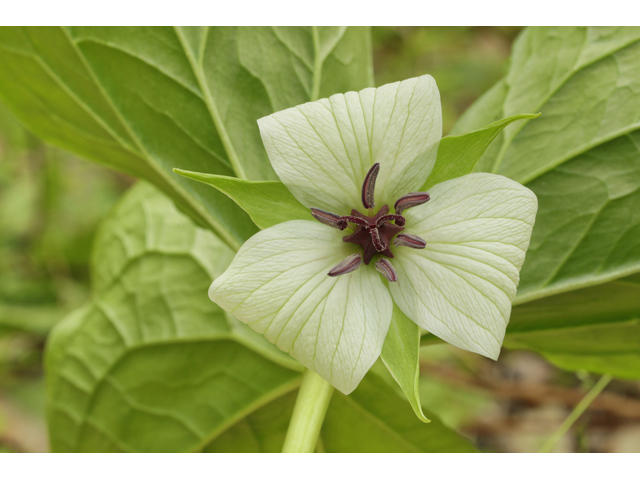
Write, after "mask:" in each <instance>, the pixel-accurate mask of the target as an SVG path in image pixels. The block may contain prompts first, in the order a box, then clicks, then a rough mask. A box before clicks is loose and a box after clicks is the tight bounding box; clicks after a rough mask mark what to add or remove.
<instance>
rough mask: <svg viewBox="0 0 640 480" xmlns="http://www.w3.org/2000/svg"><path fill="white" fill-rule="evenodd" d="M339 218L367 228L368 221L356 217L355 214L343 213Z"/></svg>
mask: <svg viewBox="0 0 640 480" xmlns="http://www.w3.org/2000/svg"><path fill="white" fill-rule="evenodd" d="M340 220H341V221H343V222H347V223H353V224H355V225H358V226H360V227H364V228H369V226H370V225H369V222H368V221H367V220H365V219H364V218H360V217H356V216H355V215H344V216H342V217H340Z"/></svg>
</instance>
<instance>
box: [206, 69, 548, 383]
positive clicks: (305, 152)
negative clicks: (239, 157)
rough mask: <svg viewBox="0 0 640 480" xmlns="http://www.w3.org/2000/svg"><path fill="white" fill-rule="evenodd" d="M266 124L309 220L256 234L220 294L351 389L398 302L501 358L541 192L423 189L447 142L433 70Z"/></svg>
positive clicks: (492, 180)
mask: <svg viewBox="0 0 640 480" xmlns="http://www.w3.org/2000/svg"><path fill="white" fill-rule="evenodd" d="M258 124H259V127H260V132H261V135H262V139H263V142H264V145H265V147H266V150H267V153H268V156H269V159H270V161H271V164H272V165H273V168H274V170H275V171H276V173H277V174H278V176H279V177H280V179H281V180H282V182H283V183H284V185H286V187H287V188H288V189H289V190H290V191H291V193H292V194H293V195H294V196H295V198H296V199H297V200H298V201H299V202H300V203H301V204H303V205H304V206H306V207H308V208H309V213H310V215H309V220H292V221H287V222H284V223H280V224H277V225H275V226H272V227H269V228H267V229H265V230H262V231H261V232H259V233H257V234H256V235H254V236H253V237H252V238H250V239H249V240H248V241H247V242H246V243H245V244H244V245H243V246H242V247H241V248H240V250H239V251H238V253H237V255H236V257H235V259H234V260H233V262H232V263H231V265H230V266H229V268H228V269H227V271H226V272H225V273H224V274H223V275H222V276H220V277H219V278H217V279H216V280H215V281H214V282H213V284H212V285H211V288H210V290H209V296H210V298H211V299H212V300H213V301H214V302H216V303H217V304H219V305H220V306H221V307H222V308H224V309H226V310H227V311H229V312H231V313H232V314H233V315H234V316H235V317H236V318H238V319H239V320H241V321H242V322H244V323H246V324H248V325H249V326H250V327H251V328H252V329H253V330H255V331H257V332H259V333H261V334H263V335H264V336H265V337H266V338H267V339H268V340H269V341H270V342H272V343H274V344H275V345H276V346H277V347H278V348H280V349H281V350H283V351H285V352H288V353H289V354H290V355H291V356H292V357H294V358H295V359H297V360H298V361H299V362H300V363H301V364H302V365H304V366H305V367H307V368H309V369H312V370H314V371H315V372H317V373H318V374H319V375H320V376H322V377H323V378H324V379H326V380H327V381H329V382H331V383H332V384H333V385H334V386H335V387H336V388H337V389H338V390H340V391H342V392H343V393H345V394H348V393H350V392H351V391H352V390H353V389H354V388H355V387H356V386H357V385H358V383H359V382H360V380H361V379H362V377H363V376H364V375H365V373H366V372H367V371H368V370H369V368H370V367H371V366H372V365H373V363H374V362H375V361H376V359H377V358H378V357H379V355H380V352H381V350H382V346H383V343H384V339H385V336H386V334H387V331H388V329H389V324H390V322H391V318H392V311H393V308H394V302H395V304H396V305H397V307H399V308H400V310H401V311H402V312H403V313H404V314H405V315H406V316H407V317H408V318H409V319H411V320H412V321H414V322H415V323H416V324H418V325H419V326H420V327H422V328H424V329H426V330H428V331H429V332H431V333H433V334H434V335H437V336H438V337H440V338H442V339H443V340H445V341H447V342H449V343H451V344H453V345H455V346H457V347H460V348H463V349H465V350H469V351H471V352H476V353H479V354H481V355H485V356H487V357H489V358H492V359H496V358H497V357H498V355H499V352H500V347H501V345H502V341H503V338H504V334H505V329H506V325H507V322H508V320H509V315H510V312H511V302H512V300H513V299H514V298H515V294H516V287H517V285H518V281H519V271H520V267H521V266H522V263H523V261H524V257H525V252H526V250H527V247H528V245H529V240H530V237H531V230H532V226H533V222H534V219H535V214H536V210H537V200H536V197H535V195H534V194H533V193H532V192H531V191H530V190H529V189H527V188H525V187H523V186H522V185H520V184H518V183H516V182H514V181H512V180H509V179H507V178H505V177H502V176H499V175H492V174H486V173H473V174H469V175H465V176H462V177H458V178H455V179H452V180H448V181H445V182H442V183H440V184H437V185H435V186H433V187H432V188H431V189H430V190H429V192H428V193H427V192H423V191H421V190H422V187H423V185H425V182H426V181H427V179H428V177H429V174H430V172H431V171H432V169H433V167H434V164H435V161H436V155H437V150H438V144H439V142H440V139H441V137H442V117H441V108H440V96H439V93H438V90H437V87H436V84H435V81H434V80H433V78H432V77H431V76H428V75H427V76H422V77H419V78H413V79H409V80H405V81H403V82H398V83H393V84H389V85H384V86H382V87H380V88H376V89H374V88H367V89H365V90H362V91H361V92H357V93H356V92H349V93H346V94H344V95H341V94H340V95H334V96H332V97H330V98H328V99H322V100H318V101H315V102H311V103H306V104H304V105H300V106H297V107H294V108H289V109H287V110H284V111H280V112H277V113H274V114H272V115H269V116H268V117H265V118H262V119H260V120H259V121H258Z"/></svg>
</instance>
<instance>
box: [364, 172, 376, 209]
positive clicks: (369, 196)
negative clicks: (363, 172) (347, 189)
mask: <svg viewBox="0 0 640 480" xmlns="http://www.w3.org/2000/svg"><path fill="white" fill-rule="evenodd" d="M379 171H380V164H379V163H374V164H373V167H371V168H370V169H369V171H368V172H367V176H366V177H364V182H362V205H364V208H373V207H375V206H376V203H375V202H374V200H373V191H374V190H375V188H376V178H377V177H378V172H379Z"/></svg>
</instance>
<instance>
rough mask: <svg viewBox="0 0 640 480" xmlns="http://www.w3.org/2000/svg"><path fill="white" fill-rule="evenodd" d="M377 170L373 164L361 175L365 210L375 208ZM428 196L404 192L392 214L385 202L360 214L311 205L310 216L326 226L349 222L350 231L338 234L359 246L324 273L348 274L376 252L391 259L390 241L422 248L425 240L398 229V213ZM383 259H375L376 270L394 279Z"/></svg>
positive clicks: (400, 222)
mask: <svg viewBox="0 0 640 480" xmlns="http://www.w3.org/2000/svg"><path fill="white" fill-rule="evenodd" d="M379 171H380V164H379V163H375V164H374V165H373V166H372V167H371V168H370V169H369V171H368V172H367V175H366V176H365V178H364V182H363V184H362V205H363V206H364V208H366V209H371V208H373V207H375V202H374V190H375V186H376V179H377V178H378V172H379ZM429 198H430V197H429V194H428V193H426V192H412V193H408V194H406V195H404V196H402V197H400V198H399V199H398V201H397V202H396V203H395V205H394V208H395V214H389V206H388V205H383V206H382V208H380V211H379V212H378V213H377V214H375V215H371V216H369V215H365V214H363V213H360V212H359V211H358V210H356V209H355V208H354V209H353V210H351V215H343V216H340V215H337V214H335V213H333V212H328V211H326V210H321V209H319V208H311V215H313V218H315V219H316V220H318V221H319V222H322V223H324V224H325V225H329V226H330V227H333V228H337V229H339V230H344V229H346V228H347V226H348V225H349V224H352V225H354V226H355V230H354V232H353V233H351V234H349V235H345V236H344V237H342V241H343V242H347V243H353V244H355V245H360V246H361V247H362V254H360V253H354V254H353V255H350V256H348V257H347V258H346V259H345V260H344V261H342V262H340V263H339V264H338V265H336V266H335V267H333V268H332V269H331V271H330V272H329V273H328V275H329V276H330V277H337V276H338V275H344V274H347V273H351V272H353V271H354V270H356V269H357V268H358V267H360V265H361V264H362V263H364V264H365V265H369V263H370V262H371V260H372V259H373V257H375V256H376V255H377V254H380V255H382V256H383V257H387V258H393V253H392V252H391V250H390V248H389V245H390V244H391V241H392V240H393V244H394V245H395V246H396V247H410V248H425V247H426V245H427V242H426V241H424V240H423V239H422V238H420V237H419V236H417V235H413V234H411V233H400V232H402V231H403V230H404V225H405V218H404V217H403V216H402V212H403V211H404V210H406V209H408V208H411V207H416V206H418V205H422V204H423V203H426V202H428V201H429ZM392 222H393V223H392ZM394 238H395V239H394ZM387 258H381V259H380V260H378V261H377V262H376V270H377V271H378V272H380V274H381V275H383V276H384V277H385V278H386V279H387V280H388V281H390V282H397V281H398V275H397V273H396V271H395V269H394V268H393V265H391V262H389V260H387Z"/></svg>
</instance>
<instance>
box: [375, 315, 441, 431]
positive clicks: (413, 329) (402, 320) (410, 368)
mask: <svg viewBox="0 0 640 480" xmlns="http://www.w3.org/2000/svg"><path fill="white" fill-rule="evenodd" d="M380 358H381V359H382V361H383V362H384V364H385V365H386V367H387V368H388V369H389V373H391V375H392V376H393V378H394V379H395V381H396V382H398V385H400V388H402V391H403V392H404V394H405V395H406V397H407V400H409V403H410V404H411V408H413V411H414V412H415V414H416V416H417V417H418V418H419V419H420V420H422V421H423V422H425V423H429V422H430V420H429V419H428V418H427V417H425V416H424V412H423V411H422V405H421V403H420V327H418V325H416V324H415V323H414V322H412V321H411V320H409V319H408V318H407V316H406V315H405V314H404V313H402V311H401V310H400V309H399V308H398V306H397V305H396V304H395V303H394V304H393V316H392V317H391V325H389V332H388V333H387V336H386V338H385V340H384V345H383V346H382V353H381V354H380Z"/></svg>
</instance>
